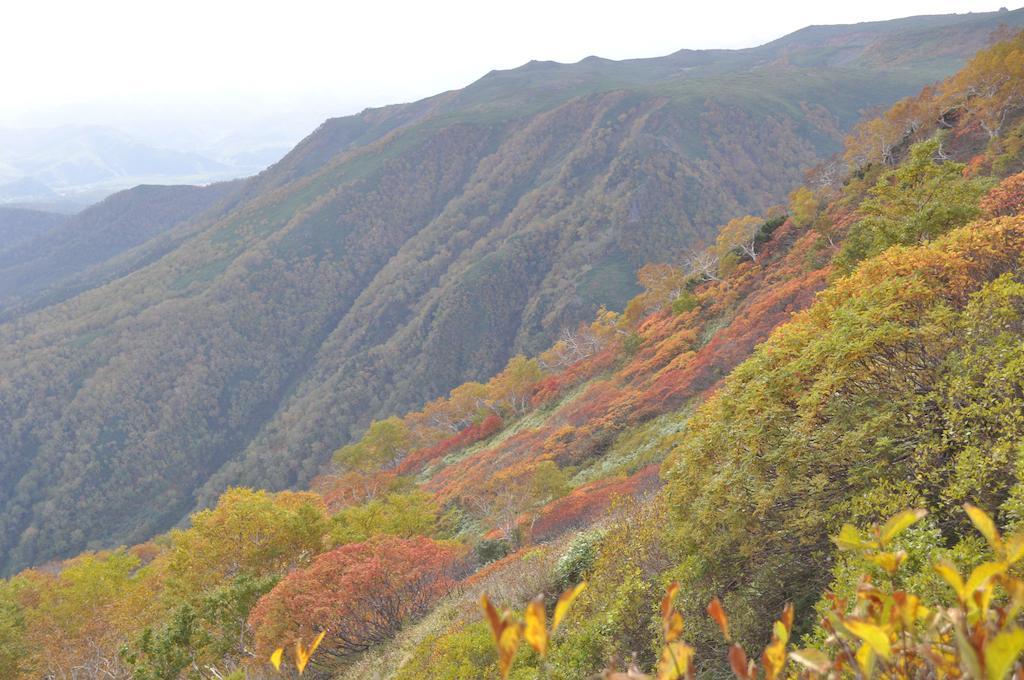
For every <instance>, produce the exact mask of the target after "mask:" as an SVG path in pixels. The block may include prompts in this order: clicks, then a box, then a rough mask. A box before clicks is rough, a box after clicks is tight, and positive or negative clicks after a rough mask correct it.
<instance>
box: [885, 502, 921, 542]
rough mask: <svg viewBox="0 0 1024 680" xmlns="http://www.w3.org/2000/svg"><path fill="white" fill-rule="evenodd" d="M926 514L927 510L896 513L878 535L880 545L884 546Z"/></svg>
mask: <svg viewBox="0 0 1024 680" xmlns="http://www.w3.org/2000/svg"><path fill="white" fill-rule="evenodd" d="M927 514H928V511H927V510H921V509H919V510H904V511H903V512H900V513H897V514H895V515H893V516H892V517H890V518H889V521H887V522H886V523H885V524H884V525H882V529H881V531H880V532H879V534H878V540H879V542H880V543H881V544H882V545H886V544H887V543H889V541H891V540H892V539H894V538H896V537H897V536H898V535H900V534H901V533H903V532H904V531H906V530H907V528H909V527H910V526H912V525H913V524H915V523H916V522H917V521H918V520H920V519H922V518H924V516H925V515H927Z"/></svg>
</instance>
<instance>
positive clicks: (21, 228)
mask: <svg viewBox="0 0 1024 680" xmlns="http://www.w3.org/2000/svg"><path fill="white" fill-rule="evenodd" d="M66 219H68V216H67V215H63V214H60V213H51V212H46V211H43V210H32V209H29V208H15V207H11V206H0V250H3V251H7V250H9V249H10V248H13V247H14V246H16V245H18V244H21V243H24V242H25V241H26V240H28V239H31V238H32V237H34V236H38V235H39V234H42V233H44V232H46V231H49V230H50V229H52V228H54V227H56V226H57V225H58V224H60V223H61V222H63V221H64V220H66Z"/></svg>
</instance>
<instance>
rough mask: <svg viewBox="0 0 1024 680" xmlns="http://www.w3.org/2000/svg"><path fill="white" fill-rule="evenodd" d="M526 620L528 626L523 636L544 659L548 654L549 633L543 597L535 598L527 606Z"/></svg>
mask: <svg viewBox="0 0 1024 680" xmlns="http://www.w3.org/2000/svg"><path fill="white" fill-rule="evenodd" d="M525 619H526V626H525V630H524V633H523V635H524V637H525V638H526V641H527V642H529V643H530V646H531V647H533V648H534V649H535V650H537V653H538V654H540V655H541V656H542V657H543V656H544V655H545V654H547V653H548V631H547V627H546V622H545V614H544V600H543V599H542V598H541V597H537V598H535V599H534V600H533V601H532V602H530V604H528V605H526V615H525Z"/></svg>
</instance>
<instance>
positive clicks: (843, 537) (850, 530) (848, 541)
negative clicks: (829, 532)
mask: <svg viewBox="0 0 1024 680" xmlns="http://www.w3.org/2000/svg"><path fill="white" fill-rule="evenodd" d="M832 541H833V542H834V543H835V544H836V546H838V548H839V549H840V550H861V549H863V548H869V547H872V544H871V542H869V541H867V540H865V539H864V537H863V536H862V535H861V533H860V532H859V531H858V530H857V527H855V526H853V525H852V524H844V525H843V528H842V529H840V530H839V535H838V536H835V537H834V538H833V539H832Z"/></svg>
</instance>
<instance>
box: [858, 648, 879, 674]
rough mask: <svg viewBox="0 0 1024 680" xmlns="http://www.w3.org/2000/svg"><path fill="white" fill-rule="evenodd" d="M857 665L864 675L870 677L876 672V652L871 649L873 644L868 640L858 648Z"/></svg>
mask: <svg viewBox="0 0 1024 680" xmlns="http://www.w3.org/2000/svg"><path fill="white" fill-rule="evenodd" d="M856 656H857V666H859V667H860V670H861V673H863V674H864V677H866V678H870V677H873V676H874V674H875V672H874V671H875V652H874V650H873V649H871V645H869V644H867V643H866V642H865V643H864V644H862V645H861V646H860V648H859V649H858V650H857V654H856Z"/></svg>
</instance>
